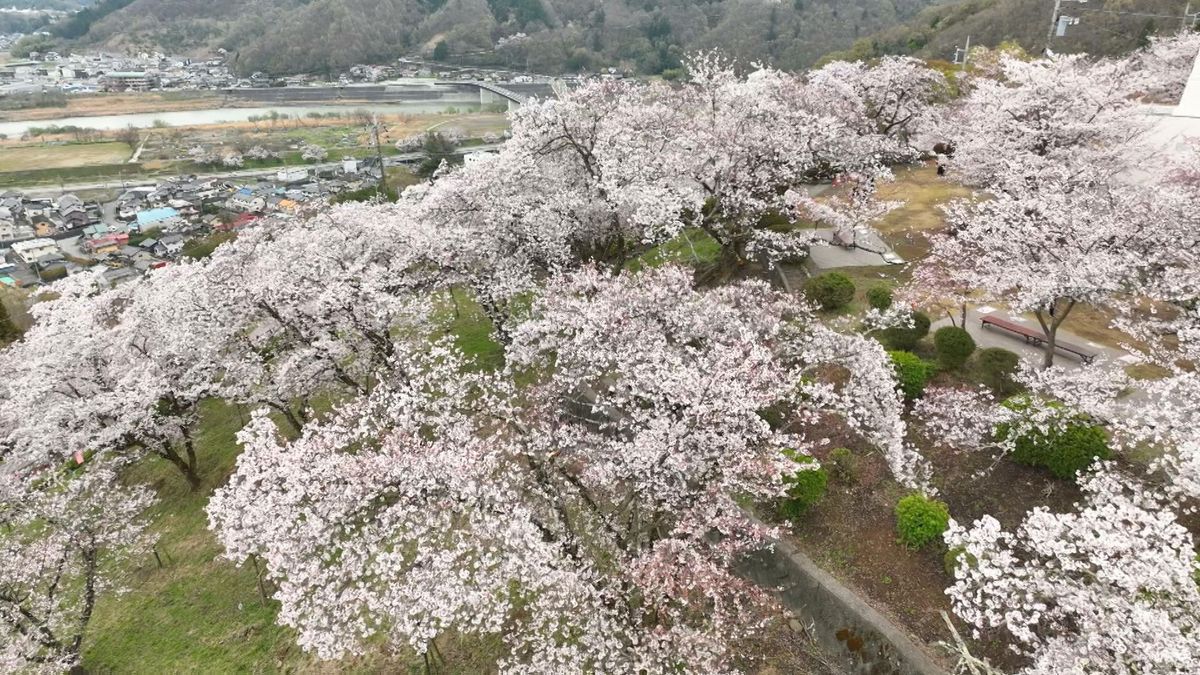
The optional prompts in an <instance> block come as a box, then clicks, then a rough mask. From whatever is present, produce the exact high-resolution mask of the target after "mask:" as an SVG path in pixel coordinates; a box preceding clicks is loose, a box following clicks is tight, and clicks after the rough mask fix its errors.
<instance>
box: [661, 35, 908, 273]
mask: <svg viewBox="0 0 1200 675" xmlns="http://www.w3.org/2000/svg"><path fill="white" fill-rule="evenodd" d="M688 66H689V70H690V73H691V80H690V81H689V83H688V85H687V86H686V87H684V88H683V89H681V90H680V92H681V93H680V94H679V96H680V98H681V99H682V101H681V103H680V104H678V106H679V107H680V108H681V109H682V110H685V111H686V114H685V115H684V119H683V121H682V123H680V124H679V128H680V140H679V141H678V142H677V143H676V144H674V145H673V146H672V149H673V150H675V152H674V153H673V154H672V155H670V157H671V159H670V160H668V161H674V162H677V163H678V164H679V166H680V168H679V169H677V171H678V172H679V173H681V174H682V175H683V176H686V178H687V180H688V181H689V182H690V183H691V184H693V185H697V186H699V188H700V190H701V205H700V207H699V208H697V209H693V212H692V213H693V215H692V218H691V219H690V224H693V225H694V226H697V227H700V228H702V229H703V230H704V231H705V232H707V233H708V234H709V235H710V236H711V237H712V238H713V239H715V240H716V241H717V242H718V243H719V244H720V245H721V250H722V259H723V261H724V264H725V265H726V266H727V267H735V266H740V265H742V264H745V262H747V259H748V255H747V254H748V252H754V253H756V254H758V255H759V256H760V257H763V258H765V259H766V260H767V261H772V260H774V259H776V258H779V257H784V256H787V255H790V254H792V253H794V252H795V249H796V246H795V244H796V242H797V240H798V241H799V245H801V246H803V245H805V244H806V243H808V241H811V239H810V238H809V237H807V236H806V235H804V234H803V233H802V232H795V231H792V232H789V233H788V234H789V235H790V236H783V237H781V236H779V233H778V232H775V231H773V230H772V229H771V228H770V223H771V221H772V220H774V219H779V218H782V219H784V220H785V221H787V222H788V223H794V222H795V220H796V214H795V213H793V212H792V211H791V210H790V209H789V205H790V203H791V202H792V201H793V199H794V198H795V195H796V194H798V193H799V192H801V191H803V190H804V186H805V185H806V184H807V183H811V182H813V181H816V180H820V179H823V178H831V177H833V176H837V175H839V174H842V173H860V174H862V175H870V176H883V175H886V174H887V170H886V169H885V168H884V167H882V166H881V165H880V162H879V159H880V153H879V150H880V147H881V144H880V138H881V137H880V136H878V135H873V136H863V135H859V134H858V133H856V132H855V131H854V130H853V129H851V128H850V127H849V126H848V124H847V123H846V122H845V121H844V120H840V119H838V118H837V117H834V116H832V115H828V114H824V113H823V112H821V111H820V110H812V109H810V108H808V107H806V106H804V105H802V104H801V103H800V102H802V101H804V100H805V92H804V85H803V83H802V82H801V81H800V80H799V79H798V78H796V77H793V76H790V75H786V74H783V73H780V72H778V71H774V70H770V69H761V70H757V71H755V72H753V73H751V74H750V75H749V76H747V77H745V78H741V77H738V76H737V74H736V73H735V71H734V70H733V68H732V67H731V66H730V65H729V64H727V63H725V62H723V61H722V60H721V59H720V58H719V57H717V56H715V55H705V56H701V57H697V58H695V59H693V60H692V61H691V62H690V63H689V64H688ZM789 244H791V245H789Z"/></svg>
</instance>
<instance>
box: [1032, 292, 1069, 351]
mask: <svg viewBox="0 0 1200 675" xmlns="http://www.w3.org/2000/svg"><path fill="white" fill-rule="evenodd" d="M1075 304H1076V303H1075V300H1071V299H1069V298H1055V300H1054V301H1053V302H1051V303H1050V309H1049V311H1048V312H1046V311H1043V310H1040V309H1039V310H1038V311H1036V312H1034V313H1033V314H1034V316H1036V317H1037V320H1038V323H1039V324H1040V325H1041V327H1042V332H1044V333H1045V334H1046V341H1045V343H1043V351H1042V368H1049V367H1051V366H1053V365H1054V350H1055V348H1056V346H1057V345H1058V327H1059V326H1061V325H1062V324H1063V322H1064V321H1066V320H1067V316H1069V315H1070V314H1071V310H1072V309H1075Z"/></svg>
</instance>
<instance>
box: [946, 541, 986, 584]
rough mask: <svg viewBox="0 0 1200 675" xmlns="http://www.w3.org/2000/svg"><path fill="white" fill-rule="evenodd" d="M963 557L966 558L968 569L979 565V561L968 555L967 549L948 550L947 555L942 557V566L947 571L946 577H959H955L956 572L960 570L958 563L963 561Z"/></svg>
mask: <svg viewBox="0 0 1200 675" xmlns="http://www.w3.org/2000/svg"><path fill="white" fill-rule="evenodd" d="M963 556H966V563H967V567H974V566H975V565H977V564H979V560H978V559H976V558H975V556H973V555H971V554H970V553H967V549H966V548H965V547H963V546H955V547H954V548H952V549H949V550H947V551H946V554H945V555H943V556H942V566H943V567H944V568H945V569H946V576H950V577H953V576H957V575H955V571H957V570H958V563H959V562H960V561H961V560H963Z"/></svg>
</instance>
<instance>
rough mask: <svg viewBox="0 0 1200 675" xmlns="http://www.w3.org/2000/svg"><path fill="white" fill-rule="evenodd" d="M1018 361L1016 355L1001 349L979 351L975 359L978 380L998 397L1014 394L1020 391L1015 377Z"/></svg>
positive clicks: (991, 348) (993, 348)
mask: <svg viewBox="0 0 1200 675" xmlns="http://www.w3.org/2000/svg"><path fill="white" fill-rule="evenodd" d="M1020 360H1021V359H1020V357H1018V356H1017V355H1016V354H1014V353H1013V352H1010V351H1008V350H1007V349H1003V348H1001V347H988V348H987V349H981V350H980V351H979V355H978V356H976V357H975V364H976V365H977V366H978V368H979V379H981V380H982V381H983V383H984V384H985V385H987V386H988V387H990V388H991V390H992V391H994V392H996V393H997V394H999V395H1000V396H1009V395H1011V394H1015V393H1016V392H1017V391H1018V390H1019V389H1020V385H1019V384H1017V380H1016V377H1015V376H1016V373H1017V365H1018V364H1019V363H1020Z"/></svg>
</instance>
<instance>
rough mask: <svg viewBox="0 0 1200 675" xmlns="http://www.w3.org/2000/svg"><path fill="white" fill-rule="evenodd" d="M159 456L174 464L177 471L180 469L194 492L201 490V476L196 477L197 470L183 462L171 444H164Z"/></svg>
mask: <svg viewBox="0 0 1200 675" xmlns="http://www.w3.org/2000/svg"><path fill="white" fill-rule="evenodd" d="M157 454H158V456H159V457H162V458H163V459H165V460H167V461H168V462H170V463H172V464H174V465H175V468H176V469H179V473H182V474H183V477H184V478H186V479H187V482H188V488H189V489H190V490H191V491H192V492H195V491H196V490H199V489H200V476H198V475H196V470H195V468H193V467H192V466H189V465H188V463H187V462H185V461H183V458H182V457H180V456H179V453H177V452H175V451H174V450H173V449H172V448H171V446H170V444H168V443H164V444H163V445H162V447H161V448H160V449H159V451H158V453H157Z"/></svg>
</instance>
